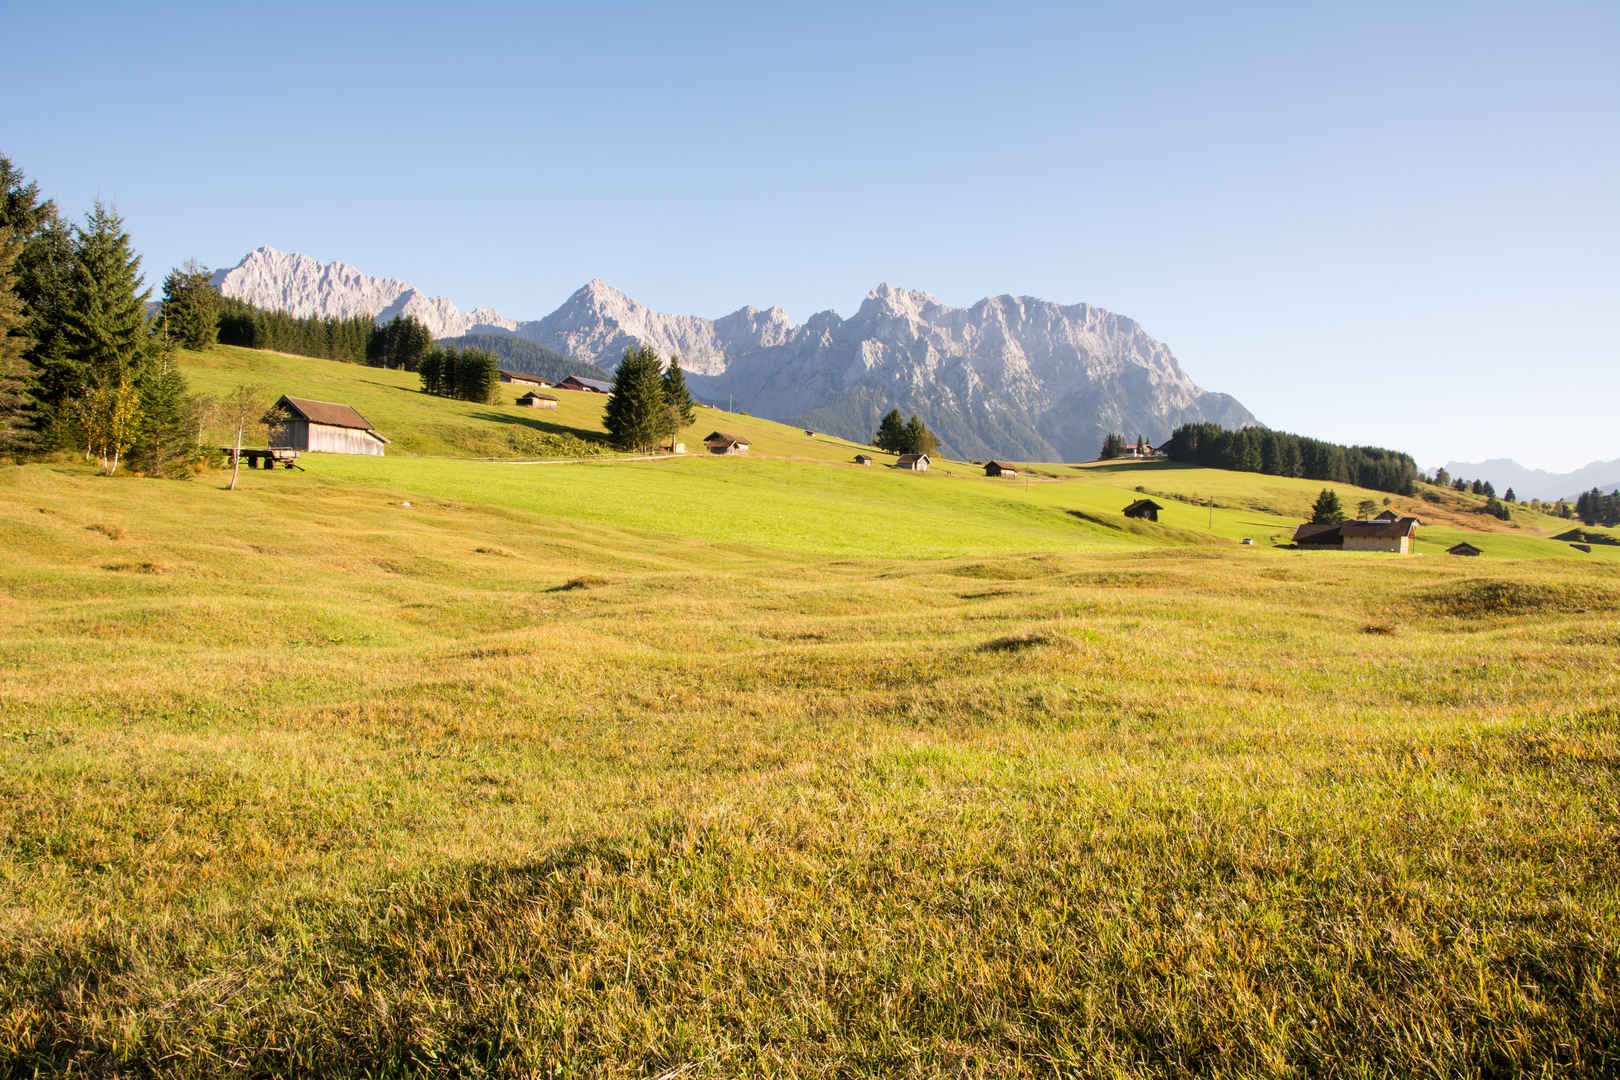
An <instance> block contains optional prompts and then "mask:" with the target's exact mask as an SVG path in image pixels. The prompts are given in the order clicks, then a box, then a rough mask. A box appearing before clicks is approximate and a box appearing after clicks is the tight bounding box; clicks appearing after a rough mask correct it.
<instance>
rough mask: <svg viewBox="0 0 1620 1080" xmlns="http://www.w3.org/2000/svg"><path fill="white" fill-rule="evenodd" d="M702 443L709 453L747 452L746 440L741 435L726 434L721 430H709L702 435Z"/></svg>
mask: <svg viewBox="0 0 1620 1080" xmlns="http://www.w3.org/2000/svg"><path fill="white" fill-rule="evenodd" d="M703 445H704V446H707V447H708V448H709V453H711V454H746V453H748V440H747V439H745V438H743V437H742V436H741V435H727V434H726V433H725V432H723V431H711V432H709V433H708V434H707V435H705V436H704V437H703Z"/></svg>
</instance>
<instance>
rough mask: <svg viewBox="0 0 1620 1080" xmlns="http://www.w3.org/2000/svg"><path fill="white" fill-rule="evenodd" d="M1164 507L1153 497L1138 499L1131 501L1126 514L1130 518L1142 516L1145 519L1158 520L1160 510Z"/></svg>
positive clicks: (1125, 511)
mask: <svg viewBox="0 0 1620 1080" xmlns="http://www.w3.org/2000/svg"><path fill="white" fill-rule="evenodd" d="M1163 509H1164V507H1162V506H1160V505H1159V504H1158V503H1156V502H1154V501H1153V500H1152V499H1137V500H1136V501H1135V502H1133V503H1131V505H1129V506H1127V507H1126V508H1125V510H1124V514H1125V516H1126V517H1128V518H1140V519H1141V520H1143V521H1158V520H1159V511H1160V510H1163Z"/></svg>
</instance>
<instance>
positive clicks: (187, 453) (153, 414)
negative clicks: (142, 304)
mask: <svg viewBox="0 0 1620 1080" xmlns="http://www.w3.org/2000/svg"><path fill="white" fill-rule="evenodd" d="M193 420H194V414H193V412H192V410H191V407H190V402H189V400H188V399H187V397H186V380H185V376H183V375H181V374H180V369H179V368H178V367H176V366H175V363H174V356H173V353H172V351H171V350H165V351H164V352H162V353H161V354H159V356H158V358H157V359H156V360H155V361H154V362H153V363H152V366H151V368H150V369H149V370H148V371H147V373H146V377H145V378H144V379H142V380H141V386H140V420H139V423H138V425H137V427H136V430H135V440H134V444H133V445H132V446H131V447H130V454H129V458H130V465H131V466H133V467H134V468H136V469H139V470H140V471H141V472H145V473H150V474H152V475H153V476H181V475H184V473H185V472H186V470H187V467H188V466H190V465H192V464H193V463H195V462H196V461H197V460H198V456H199V455H198V451H199V447H198V445H197V441H196V439H195V438H194V436H193V432H192V423H193Z"/></svg>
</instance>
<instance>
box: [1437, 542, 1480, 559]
mask: <svg viewBox="0 0 1620 1080" xmlns="http://www.w3.org/2000/svg"><path fill="white" fill-rule="evenodd" d="M1446 554H1447V555H1483V554H1485V552H1484V550H1483V549H1481V548H1477V547H1475V546H1474V545H1473V544H1470V543H1469V542H1468V541H1466V540H1464V541H1463V542H1462V543H1460V544H1453V545H1451V546H1450V547H1448V548H1446Z"/></svg>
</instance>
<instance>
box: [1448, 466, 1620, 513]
mask: <svg viewBox="0 0 1620 1080" xmlns="http://www.w3.org/2000/svg"><path fill="white" fill-rule="evenodd" d="M1446 472H1448V473H1450V474H1451V475H1452V476H1453V477H1458V476H1460V477H1462V478H1463V479H1465V480H1489V481H1490V483H1491V486H1492V487H1494V488H1495V489H1496V492H1497V494H1498V495H1500V494H1503V493H1505V492H1506V491H1507V489H1508V488H1512V489H1513V494H1515V495H1517V496H1518V497H1519V498H1521V499H1545V500H1547V501H1549V502H1550V501H1552V500H1554V499H1573V498H1574V497H1575V496H1577V495H1579V494H1581V493H1582V492H1584V491H1591V490H1592V489H1593V488H1598V489H1599V490H1602V491H1613V490H1614V489H1615V488H1616V487H1620V458H1616V459H1615V460H1613V461H1594V462H1592V464H1590V465H1583V466H1581V467H1580V468H1579V469H1576V470H1575V471H1574V472H1567V473H1553V472H1548V471H1546V470H1545V469H1531V468H1527V467H1525V466H1523V465H1520V464H1519V463H1518V462H1517V461H1513V460H1511V459H1508V458H1493V459H1491V460H1490V461H1448V462H1446Z"/></svg>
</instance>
